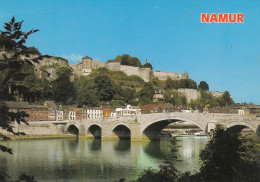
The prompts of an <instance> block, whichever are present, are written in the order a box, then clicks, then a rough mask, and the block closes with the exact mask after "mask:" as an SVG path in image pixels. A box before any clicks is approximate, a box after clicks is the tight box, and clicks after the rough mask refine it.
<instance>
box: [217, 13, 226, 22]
mask: <svg viewBox="0 0 260 182" xmlns="http://www.w3.org/2000/svg"><path fill="white" fill-rule="evenodd" d="M218 22H219V23H227V22H228V14H227V13H224V14H222V13H219V14H218Z"/></svg>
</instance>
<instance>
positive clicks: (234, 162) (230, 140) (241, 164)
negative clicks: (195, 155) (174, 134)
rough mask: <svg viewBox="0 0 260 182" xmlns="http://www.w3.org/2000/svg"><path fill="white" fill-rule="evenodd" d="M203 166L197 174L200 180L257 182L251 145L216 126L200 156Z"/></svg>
mask: <svg viewBox="0 0 260 182" xmlns="http://www.w3.org/2000/svg"><path fill="white" fill-rule="evenodd" d="M200 157H201V159H202V161H203V163H202V165H201V168H200V172H199V174H198V177H199V180H200V181H205V182H206V181H207V182H211V181H212V182H213V181H214V182H215V181H217V182H218V181H219V182H221V181H229V182H235V181H240V182H253V181H259V180H260V176H259V172H260V170H259V167H258V165H257V163H256V161H255V160H256V159H255V157H254V154H253V152H252V145H251V146H249V145H248V142H247V141H246V140H245V139H244V138H242V137H241V136H240V135H239V133H235V132H233V133H231V132H229V131H228V130H226V129H225V128H224V127H223V126H221V125H217V126H216V128H215V130H213V131H212V132H211V133H210V140H209V142H208V144H207V145H206V148H205V149H204V150H203V151H202V152H201V155H200Z"/></svg>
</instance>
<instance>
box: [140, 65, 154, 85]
mask: <svg viewBox="0 0 260 182" xmlns="http://www.w3.org/2000/svg"><path fill="white" fill-rule="evenodd" d="M150 71H151V69H150V68H140V69H139V76H140V77H141V78H142V79H143V80H144V81H145V82H149V80H150Z"/></svg>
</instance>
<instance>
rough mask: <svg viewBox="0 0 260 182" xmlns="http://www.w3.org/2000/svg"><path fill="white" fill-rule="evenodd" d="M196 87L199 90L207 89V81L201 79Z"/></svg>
mask: <svg viewBox="0 0 260 182" xmlns="http://www.w3.org/2000/svg"><path fill="white" fill-rule="evenodd" d="M198 88H199V89H201V90H209V85H208V84H207V82H205V81H201V82H200V84H199V86H198Z"/></svg>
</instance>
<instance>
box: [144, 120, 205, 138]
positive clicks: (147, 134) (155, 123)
mask: <svg viewBox="0 0 260 182" xmlns="http://www.w3.org/2000/svg"><path fill="white" fill-rule="evenodd" d="M176 121H183V122H189V123H192V124H194V125H196V126H197V127H199V128H200V129H201V130H202V131H204V132H205V129H206V126H203V125H201V124H200V123H199V122H198V121H196V120H192V119H189V118H184V117H179V116H168V117H161V118H156V119H154V120H152V121H150V122H149V123H148V124H146V125H144V126H143V127H142V129H141V134H142V138H147V139H149V140H158V139H159V135H160V133H161V131H162V129H163V128H165V127H166V126H167V125H168V124H170V123H173V122H176Z"/></svg>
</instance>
